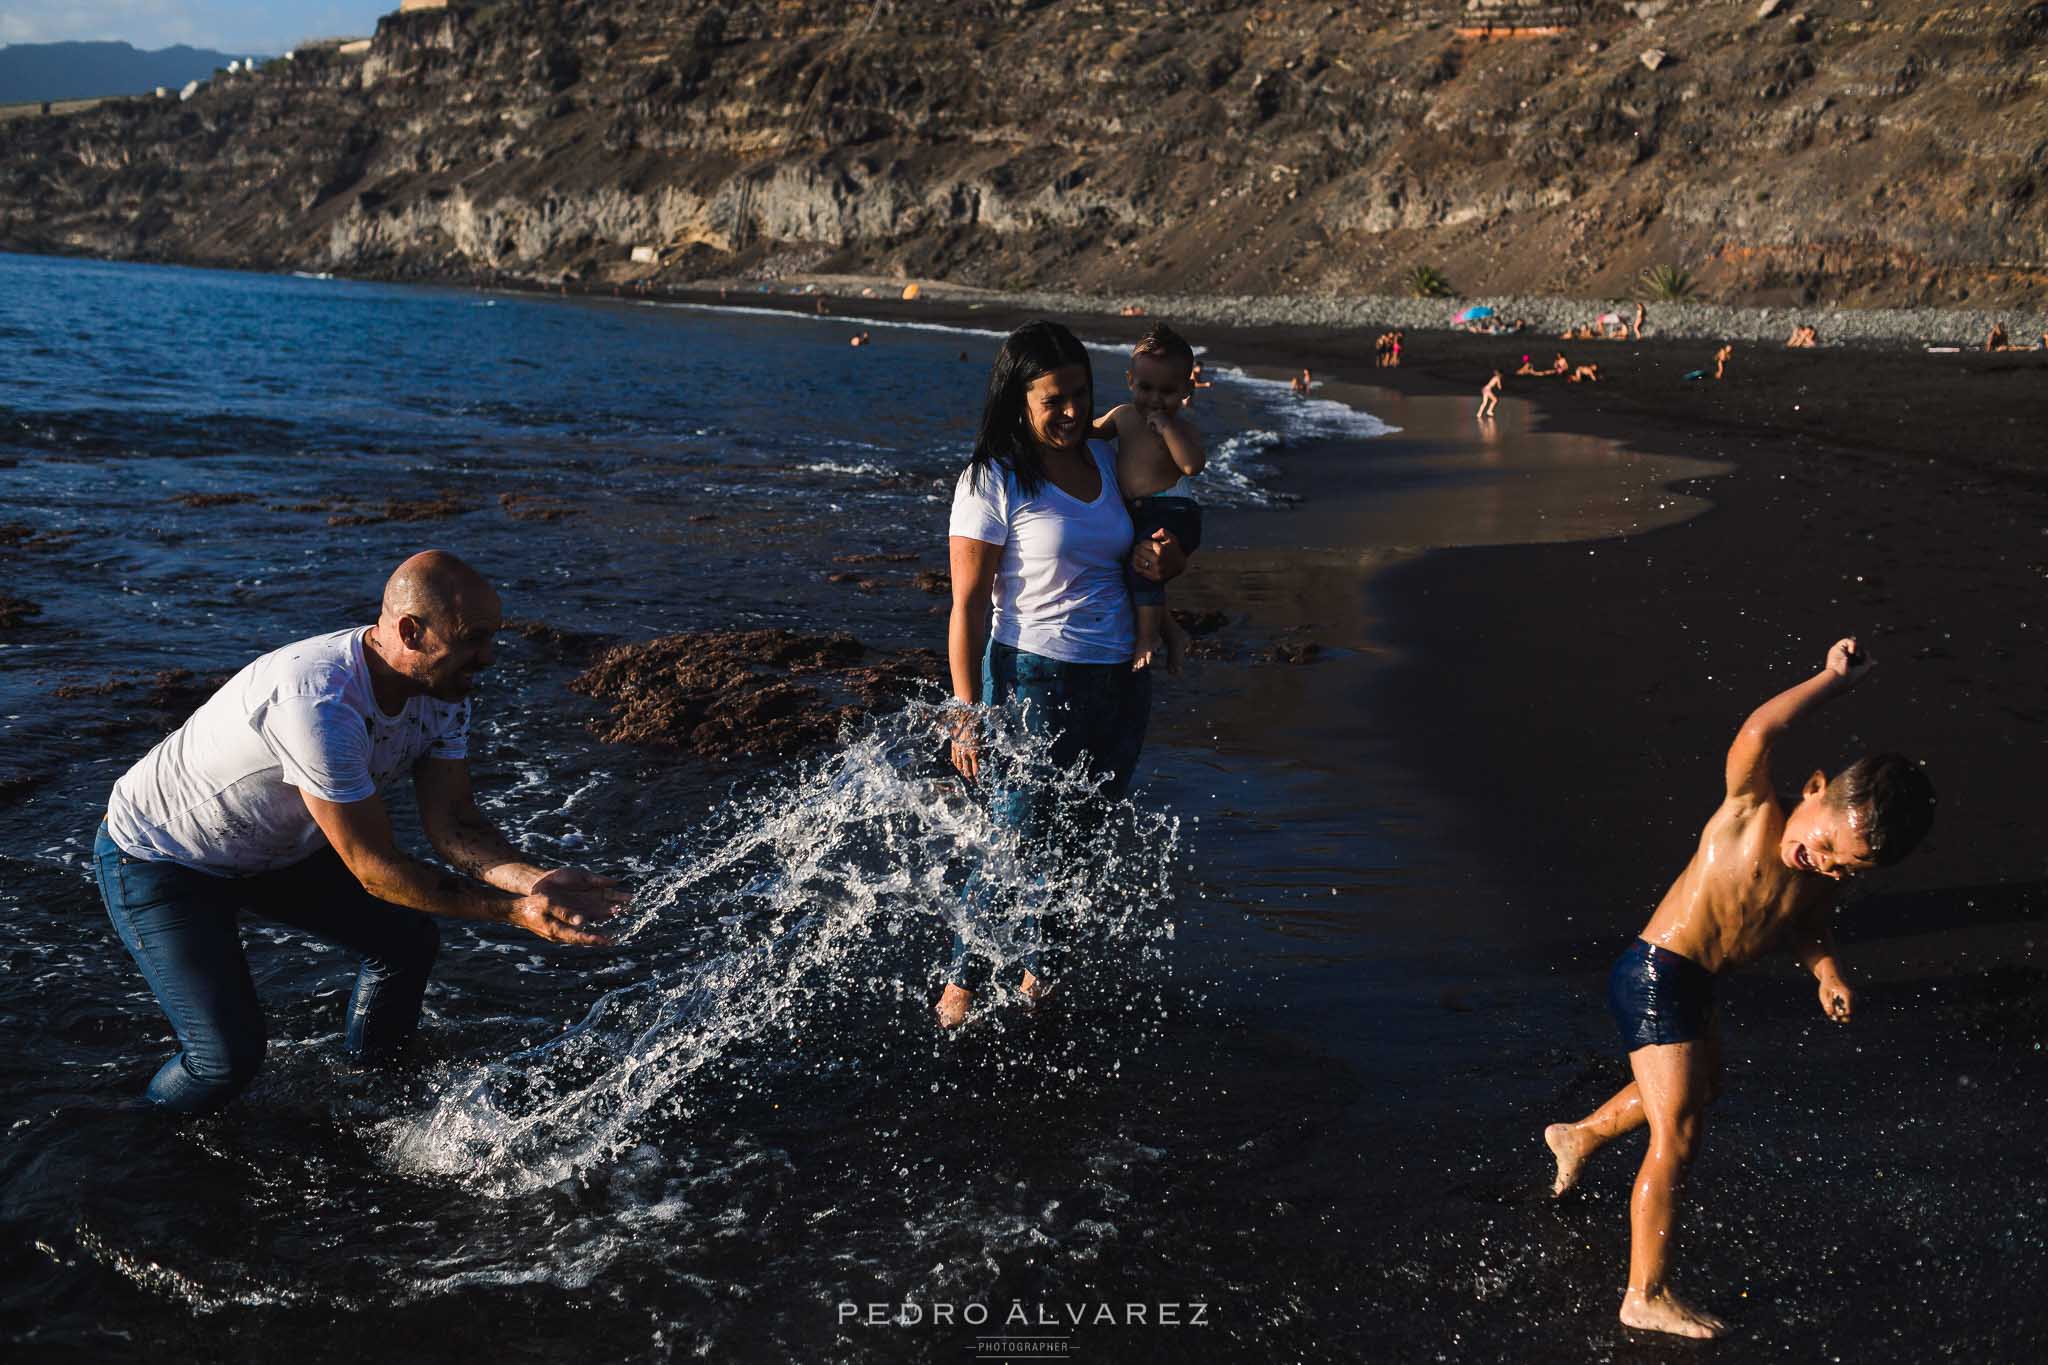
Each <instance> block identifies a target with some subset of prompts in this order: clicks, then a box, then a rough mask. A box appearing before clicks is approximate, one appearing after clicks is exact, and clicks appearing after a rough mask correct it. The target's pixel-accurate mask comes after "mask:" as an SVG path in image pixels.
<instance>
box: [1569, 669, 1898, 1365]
mask: <svg viewBox="0 0 2048 1365" xmlns="http://www.w3.org/2000/svg"><path fill="white" fill-rule="evenodd" d="M1872 667H1873V665H1872V663H1871V662H1870V660H1869V657H1868V656H1867V655H1865V654H1864V653H1863V651H1862V650H1861V649H1860V648H1858V646H1857V643H1856V641H1855V639H1854V638H1849V639H1843V640H1837V641H1836V642H1835V644H1834V646H1833V647H1832V648H1831V649H1829V650H1828V657H1827V663H1826V666H1825V667H1823V668H1822V669H1821V671H1820V672H1818V673H1816V674H1815V675H1814V676H1813V677H1811V678H1808V679H1807V680H1806V681H1805V682H1802V683H1800V684H1798V685H1797V686H1795V687H1791V688H1788V689H1787V690H1785V691H1784V692H1781V693H1779V694H1778V695H1777V696H1775V697H1773V698H1771V699H1770V700H1769V701H1767V702H1765V703H1764V704H1763V705H1762V706H1759V707H1758V708H1757V709H1756V710H1755V711H1754V712H1752V713H1751V714H1750V717H1749V719H1748V720H1747V721H1745V722H1744V723H1743V726H1742V729H1741V731H1740V732H1739V733H1738V734H1737V735H1736V736H1735V743H1734V744H1733V745H1732V746H1730V748H1729V750H1728V760H1727V766H1726V772H1725V774H1724V783H1723V791H1722V797H1721V804H1720V806H1719V808H1718V809H1716V810H1715V812H1714V814H1713V816H1712V817H1711V818H1710V819H1709V820H1708V821H1707V824H1706V828H1705V829H1704V830H1703V831H1702V832H1701V834H1700V839H1699V845H1698V847H1697V849H1696V850H1695V851H1694V853H1693V856H1692V861H1691V862H1690V863H1688V864H1686V867H1685V870H1684V871H1683V872H1681V873H1679V875H1678V880H1677V881H1675V882H1673V883H1672V884H1671V889H1670V890H1668V891H1666V892H1665V893H1664V899H1663V901H1662V902H1661V903H1660V904H1659V905H1658V907H1657V912H1656V914H1654V915H1652V916H1651V917H1650V922H1649V924H1648V925H1647V926H1646V927H1645V928H1644V929H1643V932H1642V934H1641V936H1640V937H1638V938H1637V939H1636V941H1635V943H1634V944H1632V945H1631V946H1630V947H1629V948H1628V949H1627V951H1625V952H1623V953H1622V955H1621V958H1620V960H1619V961H1618V962H1616V963H1615V965H1614V970H1613V972H1612V974H1611V975H1610V976H1609V978H1608V984H1607V1001H1608V1007H1609V1009H1610V1010H1612V1012H1613V1014H1614V1020H1615V1023H1616V1025H1617V1026H1618V1027H1619V1028H1620V1031H1621V1038H1622V1044H1623V1046H1624V1047H1625V1048H1626V1049H1627V1050H1628V1064H1629V1070H1630V1071H1631V1072H1633V1073H1634V1077H1635V1079H1634V1080H1633V1081H1631V1082H1630V1083H1629V1084H1628V1085H1627V1086H1625V1087H1624V1088H1623V1089H1622V1090H1621V1091H1619V1092H1618V1093H1617V1094H1615V1095H1614V1096H1613V1098H1611V1099H1609V1100H1608V1101H1607V1102H1606V1103H1605V1104H1603V1105H1601V1106H1600V1107H1599V1108H1598V1109H1596V1110H1594V1111H1593V1112H1592V1113H1591V1114H1589V1115H1587V1116H1586V1117H1585V1118H1583V1119H1580V1120H1579V1121H1578V1122H1577V1123H1553V1124H1551V1125H1550V1126H1549V1127H1548V1128H1546V1129H1544V1130H1543V1141H1544V1143H1545V1144H1546V1145H1547V1146H1548V1147H1549V1148H1550V1151H1551V1154H1552V1155H1553V1156H1555V1157H1556V1158H1557V1176H1556V1179H1555V1181H1554V1182H1553V1183H1552V1185H1551V1192H1552V1194H1553V1195H1561V1194H1563V1193H1564V1192H1565V1191H1567V1190H1569V1189H1571V1188H1572V1186H1573V1185H1575V1184H1577V1183H1578V1180H1579V1177H1580V1175H1581V1174H1582V1172H1583V1170H1584V1168H1585V1164H1586V1161H1587V1159H1588V1158H1589V1157H1591V1156H1592V1155H1593V1153H1594V1152H1596V1151H1598V1150H1599V1149H1600V1148H1601V1147H1603V1146H1605V1145H1606V1144H1608V1143H1610V1142H1612V1141H1614V1139H1616V1138H1618V1137H1620V1136H1622V1135H1623V1134H1624V1133H1628V1132H1631V1131H1633V1130H1635V1129H1637V1128H1640V1127H1642V1126H1643V1125H1644V1124H1646V1123H1647V1124H1648V1125H1649V1128H1650V1146H1649V1150H1648V1151H1647V1152H1646V1153H1645V1154H1644V1156H1643V1164H1642V1169H1641V1171H1640V1172H1639V1173H1638V1175H1637V1176H1636V1184H1635V1192H1634V1194H1633V1195H1632V1196H1631V1198H1630V1201H1629V1268H1628V1289H1627V1292H1626V1294H1625V1295H1624V1297H1623V1298H1622V1301H1621V1320H1622V1321H1623V1322H1624V1323H1626V1324H1628V1325H1629V1326H1630V1327H1641V1328H1646V1329H1649V1330H1651V1331H1658V1332H1672V1333H1676V1334H1677V1335H1679V1336H1687V1337H1712V1336H1718V1335H1720V1333H1721V1332H1723V1331H1725V1330H1726V1324H1725V1323H1723V1322H1722V1321H1721V1320H1720V1319H1719V1318H1717V1317H1715V1316H1713V1315H1712V1314H1710V1313H1706V1312H1703V1311H1701V1310H1700V1309H1697V1308H1694V1307H1692V1306H1691V1305H1689V1304H1687V1303H1685V1302H1684V1301H1682V1300H1681V1299H1679V1298H1678V1297H1677V1296H1676V1295H1675V1294H1673V1293H1672V1292H1671V1284H1670V1269H1671V1256H1672V1229H1673V1227H1674V1226H1675V1224H1676V1223H1677V1218H1678V1193H1679V1188H1680V1185H1681V1183H1682V1181H1683V1179H1684V1176H1685V1172H1686V1168H1687V1166H1688V1165H1690V1164H1691V1161H1692V1158H1693V1155H1694V1153H1695V1152H1696V1151H1697V1150H1698V1148H1699V1142H1700V1133H1701V1130H1702V1128H1703V1127H1704V1126H1705V1122H1706V1117H1705V1116H1706V1109H1707V1106H1708V1105H1710V1104H1712V1103H1713V1101H1714V1098H1715V1097H1716V1096H1717V1095H1718V1094H1720V1091H1721V1035H1720V1021H1719V1017H1718V1014H1717V1012H1716V1010H1715V1007H1714V981H1715V978H1716V977H1717V976H1719V975H1720V974H1721V973H1722V972H1725V971H1728V970H1729V969H1731V968H1734V967H1739V966H1742V965H1743V964H1745V963H1748V962H1752V961H1754V960H1756V959H1757V958H1758V957H1761V956H1762V955H1763V954H1764V953H1765V952H1767V951H1769V950H1770V949H1771V948H1773V947H1774V946H1776V945H1777V944H1780V943H1788V944H1790V945H1791V947H1792V948H1793V950H1794V951H1795V952H1796V953H1797V954H1798V956H1799V960H1800V962H1801V964H1802V965H1804V966H1805V968H1806V970H1807V971H1809V972H1811V973H1812V974H1813V977H1814V979H1815V981H1816V982H1817V983H1818V985H1819V997H1820V1008H1821V1012H1822V1013H1824V1014H1825V1015H1826V1016H1827V1017H1828V1018H1830V1019H1832V1020H1834V1021H1836V1022H1837V1023H1846V1022H1848V1019H1849V1012H1850V1009H1851V1007H1852V1006H1853V1004H1854V1000H1855V997H1854V995H1853V993H1852V992H1851V991H1850V989H1849V985H1848V983H1847V982H1846V981H1845V980H1844V979H1843V977H1842V970H1841V967H1840V966H1839V965H1838V964H1837V963H1836V961H1835V942H1834V933H1833V930H1832V929H1831V927H1830V925H1829V920H1830V918H1831V917H1832V915H1833V913H1834V908H1835V901H1836V898H1837V895H1838V893H1839V892H1840V890H1841V886H1842V883H1843V882H1845V881H1848V880H1850V879H1851V878H1855V877H1859V876H1861V875H1862V874H1864V873H1866V872H1869V871H1870V870H1872V869H1873V868H1878V867H1889V866H1891V865H1893V864H1895V863H1897V862H1898V861H1899V860H1900V859H1902V858H1904V857H1905V856H1906V855H1907V854H1908V853H1910V852H1912V850H1913V847H1914V845H1916V844H1918V843H1919V842H1920V840H1921V838H1922V837H1923V836H1924V835H1925V834H1926V833H1927V830H1928V827H1929V826H1930V825H1932V824H1933V821H1934V787H1933V784H1932V783H1930V782H1929V781H1928V780H1927V777H1926V775H1925V774H1924V773H1922V772H1921V771H1920V769H1919V768H1918V767H1916V766H1915V765H1914V764H1913V763H1912V762H1911V761H1910V760H1908V759H1905V758H1902V757H1900V756H1899V755H1897V754H1877V755H1872V756H1867V757H1864V758H1860V759H1858V760H1857V761H1856V762H1854V763H1852V764H1851V765H1849V767H1847V768H1846V769H1844V770H1843V771H1841V772H1839V773H1837V774H1835V776H1834V777H1833V778H1832V779H1830V778H1829V777H1828V775H1827V774H1826V773H1824V772H1815V773H1814V774H1813V775H1812V776H1811V777H1809V778H1807V780H1806V783H1805V785H1804V786H1803V787H1802V788H1801V789H1800V793H1799V799H1798V802H1797V804H1796V805H1793V806H1791V808H1790V809H1789V810H1788V809H1787V808H1786V805H1785V803H1783V802H1781V800H1780V798H1779V796H1778V793H1777V788H1776V787H1775V786H1774V785H1773V783H1772V780H1771V750H1772V747H1773V745H1774V744H1775V743H1776V742H1777V739H1778V737H1779V736H1780V735H1782V734H1784V733H1785V731H1786V730H1787V729H1789V728H1790V727H1791V725H1792V723H1793V722H1794V721H1796V720H1798V719H1799V718H1800V717H1801V716H1803V715H1804V714H1806V712H1808V711H1810V710H1811V709H1813V708H1814V707H1815V706H1817V705H1819V704H1820V703H1822V702H1824V701H1827V700H1829V699H1830V698H1833V697H1836V696H1839V695H1841V694H1842V693H1844V692H1846V691H1848V690H1849V689H1850V688H1852V687H1854V686H1856V685H1857V684H1858V683H1859V682H1861V681H1862V680H1863V679H1864V678H1866V677H1868V676H1869V675H1870V670H1871V668H1872Z"/></svg>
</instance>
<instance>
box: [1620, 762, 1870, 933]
mask: <svg viewBox="0 0 2048 1365" xmlns="http://www.w3.org/2000/svg"><path fill="white" fill-rule="evenodd" d="M1784 833H1785V811H1784V808H1783V807H1782V806H1780V805H1779V804H1778V802H1776V801H1774V800H1773V801H1764V802H1751V801H1748V800H1745V799H1741V798H1735V797H1731V798H1729V799H1728V800H1726V801H1723V802H1722V803H1721V808H1720V809H1719V810H1717V811H1715V812H1714V815H1713V818H1712V819H1710V820H1708V821H1707V826H1706V828H1705V829H1703V830H1701V831H1700V842H1699V847H1698V848H1697V849H1696V850H1694V852H1693V855H1692V861H1691V862H1689V863H1687V864H1686V866H1685V871H1683V872H1681V873H1679V874H1678V880H1677V881H1675V882H1673V883H1672V884H1671V889H1670V890H1669V891H1666V892H1665V893H1664V899H1663V901H1662V902H1660V903H1659V904H1658V906H1657V913H1656V914H1654V915H1652V916H1651V917H1650V922H1649V924H1648V925H1647V926H1646V927H1645V928H1644V929H1643V934H1642V936H1643V938H1644V939H1646V940H1647V941H1648V942H1650V943H1653V944H1655V945H1656V946H1658V947H1660V948H1668V949H1670V950H1671V951H1672V952H1674V953H1679V954H1681V955H1683V956H1685V957H1689V958H1691V959H1692V960H1693V961H1694V962H1697V963H1699V964H1700V965H1701V966H1702V967H1705V968H1706V969H1707V970H1708V971H1710V972H1718V971H1722V970H1725V969H1726V968H1729V967H1739V966H1741V965H1743V964H1744V963H1746V962H1752V961H1754V960H1755V959H1757V958H1759V957H1761V956H1763V955H1764V954H1765V953H1766V952H1769V951H1770V950H1771V949H1772V948H1773V947H1775V946H1776V945H1777V944H1778V943H1779V942H1780V941H1781V940H1783V939H1784V937H1785V935H1786V934H1787V933H1788V932H1790V931H1791V929H1792V928H1793V926H1794V925H1796V924H1797V923H1798V922H1799V921H1800V920H1802V919H1803V918H1805V917H1807V916H1809V915H1811V914H1813V913H1814V912H1816V911H1817V910H1820V909H1822V908H1824V907H1826V906H1827V905H1829V904H1831V903H1832V901H1833V899H1834V885H1833V883H1831V882H1829V881H1828V880H1827V879H1825V878H1821V877H1816V876H1813V875H1811V874H1808V873H1803V872H1800V871H1797V870H1796V869H1794V868H1791V867H1788V866H1786V865H1785V860H1784V859H1783V857H1781V856H1780V854H1779V852H1778V845H1779V842H1780V841H1781V840H1782V839H1783V837H1784Z"/></svg>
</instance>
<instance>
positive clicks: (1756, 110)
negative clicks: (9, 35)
mask: <svg viewBox="0 0 2048 1365" xmlns="http://www.w3.org/2000/svg"><path fill="white" fill-rule="evenodd" d="M1766 10H1769V11H1771V12H1770V13H1769V14H1768V16H1763V15H1762V13H1761V12H1762V11H1766ZM1488 24H1492V25H1494V26H1495V27H1494V29H1493V32H1492V34H1491V36H1483V35H1482V32H1481V30H1483V29H1484V28H1485V26H1486V25H1488ZM1503 28H1506V29H1507V30H1509V32H1508V34H1507V36H1502V32H1501V30H1502V29H1503ZM1531 30H1534V31H1531ZM1652 49H1655V50H1657V51H1658V52H1659V53H1661V54H1662V56H1661V60H1656V59H1655V58H1654V56H1653V58H1652V59H1649V60H1646V59H1645V56H1644V54H1645V53H1646V52H1650V51H1651V50H1652ZM1653 65H1654V69H1652V67H1653ZM0 244H4V245H6V246H11V247H13V248H16V249H26V250H43V251H74V252H90V253H94V254H100V255H107V256H115V257H124V258H137V259H154V260H179V261H191V262H203V263H214V264H231V265H251V266H258V267H269V268H279V267H282V268H294V269H304V270H333V271H341V272H350V273H357V274H366V275H380V276H391V277H403V278H421V277H434V278H449V279H475V280H490V279H514V278H517V279H524V280H532V281H549V282H552V281H555V280H562V279H568V280H584V281H589V282H593V283H601V282H612V281H621V280H635V279H641V278H649V277H652V278H654V279H655V280H656V281H657V282H662V283H668V282H681V281H684V280H688V279H692V278H701V277H703V276H706V275H709V274H722V273H727V272H732V271H738V270H756V271H767V272H769V273H787V272H790V271H796V270H813V271H872V272H877V273H885V274H908V275H916V276H922V277H945V278H949V279H953V280H956V281H959V282H962V283H972V284H981V285H989V286H995V287H1007V286H1022V285H1031V286H1035V287H1046V288H1078V289H1088V290H1108V291H1112V292H1113V291H1116V290H1120V289H1133V290H1135V289H1149V290H1165V291H1174V290H1189V291H1207V290H1216V291H1229V292H1252V291H1274V292H1282V293H1295V292H1311V291H1334V292H1367V291H1398V290H1399V289H1400V288H1401V287H1402V286H1401V280H1402V277H1403V275H1404V274H1405V272H1406V271H1407V270H1408V269H1409V268H1411V267H1413V266H1415V265H1418V264H1428V265H1431V266H1434V267H1437V268H1438V269H1440V270H1441V271H1443V273H1444V274H1445V275H1447V276H1448V277H1449V278H1450V280H1451V281H1452V282H1453V283H1454V284H1455V285H1456V286H1458V287H1459V288H1461V289H1463V290H1466V291H1468V292H1476V291H1479V290H1484V289H1500V290H1514V291H1519V292H1533V291H1541V290H1554V291H1558V292H1568V293H1580V294H1587V293H1613V292H1621V291H1622V290H1624V289H1626V287H1627V284H1628V281H1630V280H1631V279H1632V278H1633V277H1634V275H1635V273H1636V272H1637V271H1638V270H1639V269H1641V268H1642V267H1644V266H1646V265H1650V264H1653V263H1658V264H1661V263H1676V264H1680V265H1684V266H1687V267H1689V268H1691V269H1692V270H1693V271H1694V272H1695V273H1696V274H1697V275H1698V276H1699V277H1700V280H1701V282H1702V284H1703V285H1704V286H1705V287H1706V289H1707V290H1708V292H1710V293H1713V294H1716V295H1719V296H1722V297H1726V298H1730V299H1754V300H1766V301H1776V300H1784V299H1811V298H1825V299H1831V300H1842V301H1850V302H1856V301H1878V300H1883V301H1893V302H1936V301H1943V300H1952V299H1961V298H1969V299H1971V300H1973V301H1977V302H1992V301H2011V302H2024V301H2026V300H2028V299H2038V298H2040V297H2041V294H2042V286H2043V284H2044V283H2048V3H2023V2H2021V0H2010V2H2008V3H1980V4H1939V3H1932V2H1931V0H1883V3H1868V2H1867V0H1808V2H1807V3H1803V4H1802V3H1792V4H1777V5H1771V4H1766V3H1761V0H1738V2H1733V3H1728V2H1723V0H1695V2H1694V3H1689V4H1688V3H1641V4H1632V5H1624V4H1613V3H1585V4H1515V3H1505V2H1503V0H1440V2H1438V3H1431V2H1430V0H1405V2H1404V0H1378V2H1377V3H1374V2H1372V0H1366V2H1365V3H1352V4H1265V5H1260V4H1237V3H1227V2H1226V0H1174V2H1173V3H1129V2H1125V0H894V2H893V3H887V2H884V3H873V4H867V3H832V2H831V0H758V2H757V3H724V4H719V3H710V2H709V0H679V2H678V3H669V4H655V3H640V2H638V0H624V2H623V3H617V4H584V3H574V2H573V0H572V2H569V3H543V2H542V0H505V2H504V3H498V4H482V5H474V6H460V5H458V6H456V7H454V8H451V9H448V10H445V11H428V12H424V13H413V14H407V15H403V16H400V15H393V16H390V17H387V18H386V19H385V20H383V22H382V23H381V24H380V26H379V28H378V32H377V36H376V39H375V41H374V43H373V45H372V46H371V48H370V50H369V51H368V53H367V54H361V55H356V56H344V55H341V54H339V53H336V52H333V51H320V52H310V53H309V52H302V53H299V54H298V55H297V56H296V57H295V59H294V60H291V61H277V62H272V63H270V64H268V65H266V66H265V67H263V68H262V69H261V70H260V71H258V72H255V73H253V74H246V75H238V76H231V77H225V78H222V79H219V80H217V81H215V82H214V83H212V84H211V85H209V86H207V87H206V88H205V89H203V90H202V91H200V92H199V93H198V94H197V95H196V96H195V97H194V98H192V99H191V100H189V101H184V102H180V101H178V100H176V99H172V100H149V99H137V100H116V101H110V102H108V103H106V104H103V105H101V106H99V107H97V108H95V109H92V110H90V111H87V112H84V113H81V114H78V115H75V116H70V117H48V118H23V119H16V120H13V121H10V122H7V123H5V124H0ZM635 247H641V248H651V249H652V250H651V251H643V252H642V253H641V254H642V255H643V256H649V255H652V256H653V257H654V258H655V259H654V260H653V261H651V262H643V263H641V264H635V263H634V262H633V261H632V259H631V255H632V252H633V249H634V248H635Z"/></svg>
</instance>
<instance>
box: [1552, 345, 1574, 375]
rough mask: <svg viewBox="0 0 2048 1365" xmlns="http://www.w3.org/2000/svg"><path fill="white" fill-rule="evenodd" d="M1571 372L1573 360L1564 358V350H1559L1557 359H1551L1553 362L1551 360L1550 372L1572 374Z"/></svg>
mask: <svg viewBox="0 0 2048 1365" xmlns="http://www.w3.org/2000/svg"><path fill="white" fill-rule="evenodd" d="M1571 372H1572V363H1571V361H1569V360H1566V359H1565V358H1564V352H1563V351H1559V352H1558V353H1557V359H1555V360H1553V361H1551V362H1550V369H1549V371H1548V373H1550V374H1553V375H1558V374H1570V373H1571Z"/></svg>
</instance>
